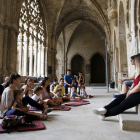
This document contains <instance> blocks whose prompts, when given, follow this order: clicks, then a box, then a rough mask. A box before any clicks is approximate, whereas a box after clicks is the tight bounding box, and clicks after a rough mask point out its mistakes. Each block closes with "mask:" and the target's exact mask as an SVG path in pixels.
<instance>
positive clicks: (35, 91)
mask: <svg viewBox="0 0 140 140" xmlns="http://www.w3.org/2000/svg"><path fill="white" fill-rule="evenodd" d="M42 91H43V88H42V87H41V86H36V87H35V88H34V90H33V92H34V94H36V95H37V96H39V95H40V94H41V93H42Z"/></svg>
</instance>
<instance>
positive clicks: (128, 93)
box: [125, 91, 130, 99]
mask: <svg viewBox="0 0 140 140" xmlns="http://www.w3.org/2000/svg"><path fill="white" fill-rule="evenodd" d="M129 95H130V92H129V91H128V92H127V94H126V98H128V96H129ZM126 98H125V99H126Z"/></svg>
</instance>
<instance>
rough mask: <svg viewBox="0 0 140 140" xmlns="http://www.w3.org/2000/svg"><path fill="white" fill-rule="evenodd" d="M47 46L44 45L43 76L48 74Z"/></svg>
mask: <svg viewBox="0 0 140 140" xmlns="http://www.w3.org/2000/svg"><path fill="white" fill-rule="evenodd" d="M47 56H48V47H45V76H46V77H47V75H48V58H47Z"/></svg>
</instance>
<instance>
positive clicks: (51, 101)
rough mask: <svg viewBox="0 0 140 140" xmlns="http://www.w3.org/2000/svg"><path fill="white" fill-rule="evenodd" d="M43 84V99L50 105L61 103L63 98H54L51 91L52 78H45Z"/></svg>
mask: <svg viewBox="0 0 140 140" xmlns="http://www.w3.org/2000/svg"><path fill="white" fill-rule="evenodd" d="M41 86H42V87H43V94H42V99H43V100H44V101H46V102H47V104H48V105H60V102H61V99H59V98H56V99H52V96H51V94H52V93H51V92H50V79H49V78H48V77H44V78H43V80H42V83H41Z"/></svg>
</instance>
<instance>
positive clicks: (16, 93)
mask: <svg viewBox="0 0 140 140" xmlns="http://www.w3.org/2000/svg"><path fill="white" fill-rule="evenodd" d="M22 92H23V91H22V90H19V89H18V90H15V91H14V99H16V97H17V95H18V94H21V93H22Z"/></svg>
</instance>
